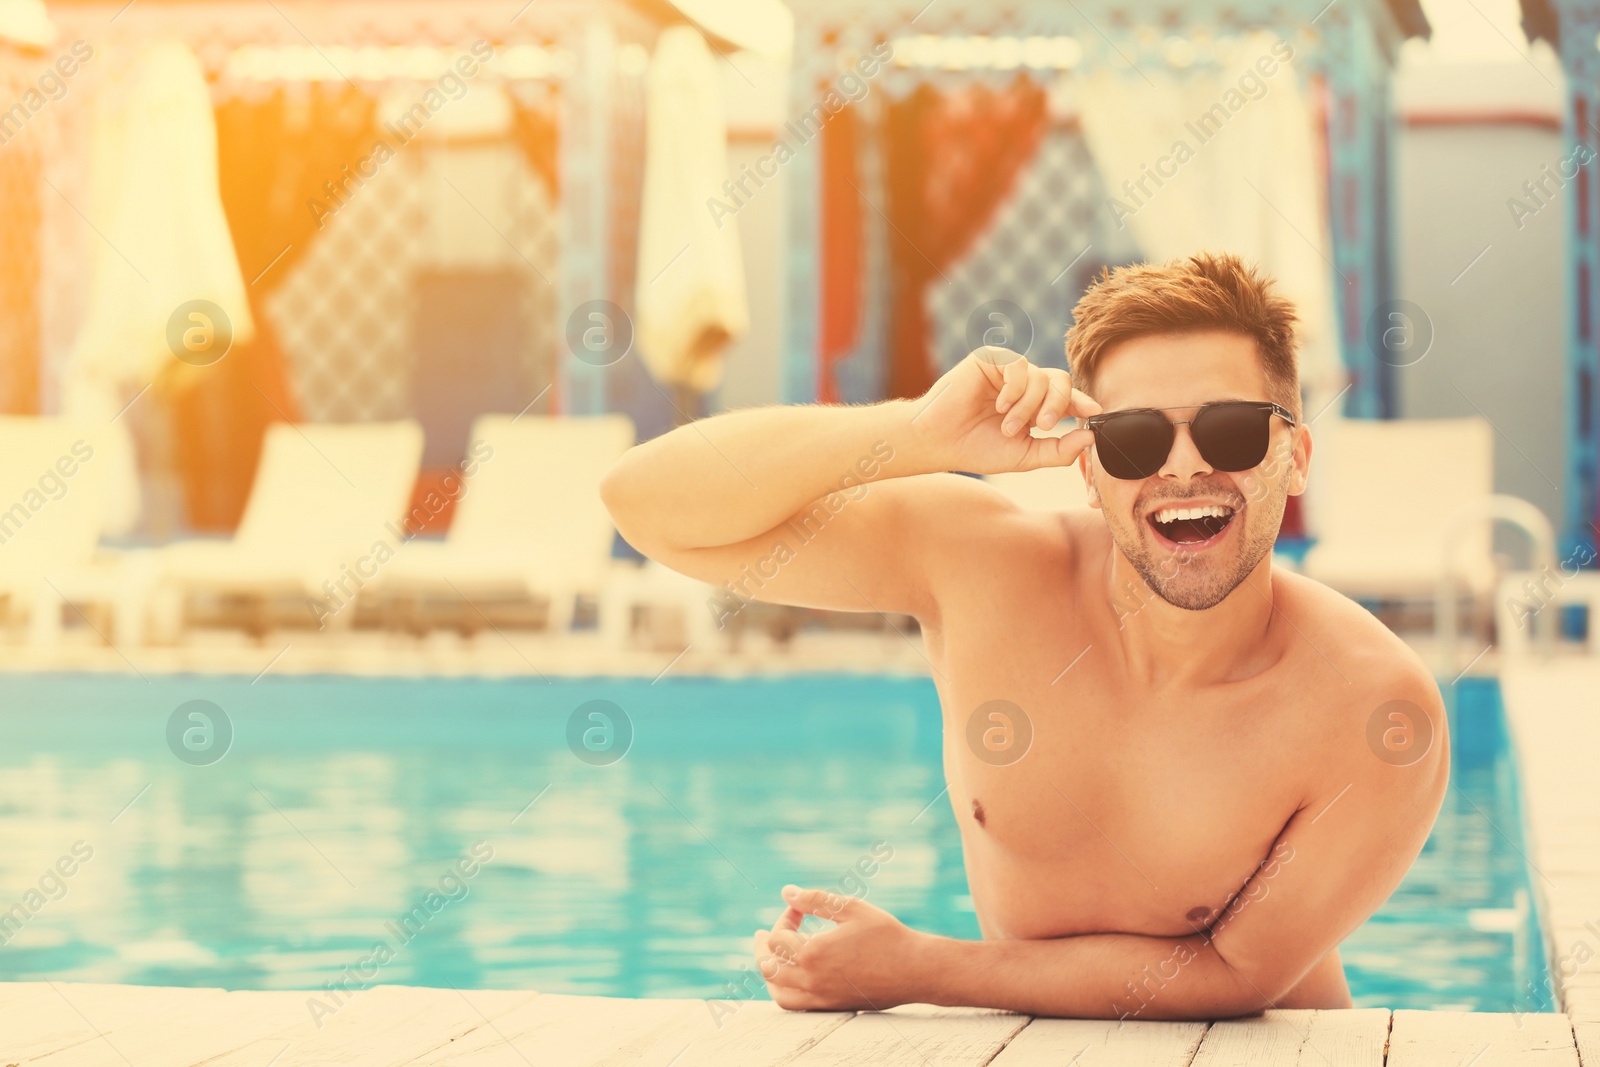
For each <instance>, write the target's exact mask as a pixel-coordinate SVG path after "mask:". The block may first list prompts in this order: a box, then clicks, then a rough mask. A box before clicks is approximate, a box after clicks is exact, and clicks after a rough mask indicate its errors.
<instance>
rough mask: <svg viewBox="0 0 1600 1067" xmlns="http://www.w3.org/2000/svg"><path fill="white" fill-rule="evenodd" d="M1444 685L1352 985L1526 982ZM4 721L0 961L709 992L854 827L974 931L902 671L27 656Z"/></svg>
mask: <svg viewBox="0 0 1600 1067" xmlns="http://www.w3.org/2000/svg"><path fill="white" fill-rule="evenodd" d="M1448 695H1449V698H1450V705H1451V706H1450V713H1451V720H1452V726H1451V733H1452V735H1453V740H1454V746H1455V749H1454V768H1453V782H1452V788H1451V790H1450V793H1449V795H1448V797H1447V799H1446V801H1445V805H1444V811H1443V812H1442V814H1441V815H1440V818H1439V823H1438V826H1437V828H1436V829H1435V831H1434V834H1433V836H1432V837H1431V838H1430V839H1429V841H1428V844H1427V847H1426V848H1425V850H1424V851H1423V853H1422V856H1421V858H1420V859H1419V860H1418V862H1417V864H1416V866H1415V868H1414V869H1413V870H1412V871H1411V873H1410V875H1409V876H1408V877H1407V879H1406V881H1405V883H1404V884H1403V885H1402V886H1401V887H1400V889H1399V890H1398V891H1397V892H1396V893H1395V895H1394V896H1393V898H1392V899H1391V900H1390V901H1389V902H1388V903H1387V904H1386V905H1385V907H1384V908H1383V909H1382V911H1380V912H1379V913H1378V914H1377V915H1376V916H1374V918H1373V919H1372V920H1371V921H1370V922H1368V923H1367V924H1366V925H1365V926H1364V927H1363V928H1362V929H1360V930H1359V931H1357V932H1356V933H1355V934H1354V935H1352V936H1351V937H1350V938H1349V940H1347V941H1346V942H1345V944H1344V946H1343V949H1342V952H1343V956H1344V961H1345V966H1346V970H1347V972H1348V974H1349V977H1350V984H1351V987H1352V991H1353V993H1354V995H1355V998H1356V1002H1357V1004H1358V1005H1362V1006H1378V1005H1382V1006H1390V1007H1396V1008H1400V1007H1413V1008H1464V1009H1477V1010H1485V1011H1512V1010H1536V1009H1539V1008H1548V1000H1547V999H1541V994H1543V995H1545V996H1547V994H1545V993H1544V990H1545V983H1544V979H1543V975H1544V973H1545V966H1544V961H1543V958H1542V955H1541V950H1540V939H1539V937H1538V936H1537V935H1536V933H1535V931H1536V928H1537V927H1536V919H1535V918H1534V917H1533V916H1532V915H1531V913H1530V909H1529V906H1528V898H1529V891H1528V876H1527V873H1526V864H1525V860H1524V859H1523V857H1522V855H1521V852H1522V849H1523V845H1522V840H1521V814H1520V810H1519V807H1518V802H1517V785H1516V776H1515V773H1514V768H1513V766H1512V763H1511V760H1510V758H1509V756H1508V750H1507V743H1506V735H1505V729H1504V724H1503V721H1502V717H1501V710H1500V706H1499V698H1498V691H1497V688H1496V687H1495V686H1494V684H1493V683H1492V682H1471V681H1469V682H1467V683H1463V684H1462V685H1461V686H1459V687H1456V688H1455V689H1454V690H1453V691H1452V692H1450V693H1449V694H1448ZM193 700H204V701H210V702H212V703H213V704H214V705H216V706H217V707H219V708H221V709H222V710H223V712H225V714H226V716H227V719H228V721H229V722H230V723H231V727H232V735H233V736H232V738H231V742H230V747H229V749H228V751H227V754H226V755H225V756H224V757H223V758H222V759H221V760H219V761H217V762H214V763H211V764H209V765H205V764H203V763H202V764H201V765H191V763H188V762H184V761H183V760H180V759H179V758H178V757H177V756H176V755H175V754H174V749H173V748H171V747H169V740H168V738H169V729H168V727H169V720H170V719H171V718H172V717H173V713H174V710H175V709H178V708H179V707H180V706H181V705H185V704H186V703H187V702H189V701H193ZM593 700H605V701H610V702H613V703H614V704H615V705H617V706H619V707H621V708H622V709H624V710H625V711H626V713H627V715H628V717H629V718H630V719H631V722H632V732H633V737H632V741H631V749H630V750H629V751H628V753H627V755H626V757H625V758H623V759H622V760H621V761H620V762H616V763H613V764H610V765H594V764H591V763H589V762H585V761H584V760H582V759H579V758H578V757H577V756H576V755H574V750H573V749H572V748H570V747H569V742H568V737H569V733H570V735H571V736H572V737H574V738H575V739H576V740H575V743H576V744H577V748H578V750H581V751H584V752H590V751H591V750H592V749H593V748H595V747H603V746H604V744H605V743H606V742H607V740H608V739H607V738H606V736H605V734H604V725H603V722H602V720H597V719H588V718H586V717H585V716H586V714H587V713H585V714H584V715H583V716H580V717H579V721H578V723H577V725H576V726H575V727H573V728H572V729H571V730H570V731H569V721H570V720H572V718H573V714H574V712H575V711H576V710H577V709H579V708H580V706H582V705H585V704H586V702H589V701H593ZM181 718H182V721H180V722H179V723H178V726H177V727H176V728H175V729H174V730H173V732H172V735H171V736H172V737H173V738H174V741H173V742H172V744H174V745H176V746H177V748H176V750H177V751H185V752H191V751H192V750H191V749H186V748H185V747H184V743H183V741H182V735H183V732H184V729H186V728H188V729H200V730H201V732H200V733H196V734H192V735H191V738H190V744H191V746H194V747H195V748H198V750H199V752H198V755H194V754H191V756H190V758H191V759H198V760H203V759H204V758H206V756H207V755H208V753H207V750H206V749H205V745H206V743H207V740H208V739H207V737H206V735H205V733H204V730H203V728H202V727H196V726H195V725H194V724H195V723H199V722H200V720H192V719H188V718H186V717H181ZM597 724H600V725H597ZM586 729H588V730H599V731H600V733H590V735H589V741H588V746H589V747H585V743H584V740H583V733H584V731H585V730H586ZM0 731H3V733H0V738H3V741H0V842H3V847H0V913H3V912H5V911H6V909H12V908H13V904H20V905H21V906H22V911H21V913H20V914H21V917H22V919H23V920H24V921H21V922H20V924H19V923H17V922H16V921H15V917H16V916H17V915H18V914H19V913H18V912H17V911H16V910H15V909H13V910H12V911H11V912H10V914H11V915H12V916H13V923H12V925H11V926H6V925H5V920H4V916H3V915H0V941H4V942H6V943H4V944H0V980H11V981H15V980H39V979H44V978H56V979H67V980H76V981H96V982H130V983H143V984H170V985H205V986H223V987H227V988H257V989H282V988H318V987H321V986H323V985H324V984H325V983H327V982H330V981H333V980H337V979H339V977H340V975H341V974H342V973H343V972H345V970H346V968H351V969H352V970H351V973H352V974H353V975H355V976H356V977H357V978H358V979H364V980H367V981H370V982H371V983H373V984H376V983H411V984H420V985H437V986H442V985H445V984H453V985H456V986H461V987H499V988H519V987H525V988H536V989H541V990H544V991H547V992H569V993H599V994H611V995H619V996H727V995H730V983H737V982H739V980H740V979H741V977H742V974H743V971H742V969H743V968H744V967H745V966H746V965H747V963H748V956H747V952H748V941H749V936H750V933H751V931H752V930H754V929H755V928H756V927H757V926H768V925H771V923H772V922H773V920H774V919H775V917H776V915H777V913H778V911H779V909H780V904H779V898H778V890H779V888H780V887H781V886H782V885H783V884H784V883H786V882H797V883H801V884H816V885H824V886H834V887H838V886H841V885H842V886H843V887H844V888H846V889H851V888H853V887H854V885H855V883H851V882H849V881H847V879H848V878H849V877H850V872H851V871H852V869H853V868H855V867H856V865H857V863H858V861H859V860H862V859H863V858H867V859H869V860H870V859H871V858H872V856H873V852H874V848H875V847H876V848H877V849H878V853H877V855H878V856H879V857H880V858H881V857H882V856H883V855H884V854H885V849H886V848H887V849H888V850H892V856H891V857H890V858H889V859H887V861H885V862H882V863H879V864H878V865H877V866H876V869H875V873H873V874H872V875H871V877H870V878H868V879H866V883H867V885H868V892H869V894H870V898H871V899H872V900H873V901H874V902H876V903H878V904H880V905H882V906H883V907H886V908H888V909H889V910H890V911H891V912H893V913H894V914H896V915H898V916H899V917H900V918H901V919H903V920H905V921H906V922H907V923H909V924H910V925H912V926H915V927H918V928H921V929H927V930H933V931H937V932H941V933H944V934H949V935H952V936H958V937H977V936H978V927H977V923H976V921H975V918H974V916H973V913H972V909H971V903H970V901H969V899H968V897H967V895H966V880H965V875H964V872H963V870H962V864H961V850H960V845H959V841H958V838H957V831H956V827H955V823H954V820H953V818H952V816H951V813H950V809H949V806H948V803H947V802H946V801H945V800H944V798H942V797H941V796H940V792H941V790H942V789H943V785H944V783H943V779H942V774H941V771H940V754H939V746H940V737H939V732H940V724H939V715H938V706H937V701H936V697H935V694H934V690H933V687H932V685H931V684H930V683H928V682H926V681H921V680H910V679H904V680H902V679H888V678H839V677H823V678H809V679H786V680H782V681H737V682H733V681H709V680H679V681H673V680H671V679H664V680H662V681H660V682H658V683H656V684H654V685H652V684H649V683H647V682H644V681H638V682H633V681H616V680H567V681H555V682H552V683H546V682H542V681H540V680H538V679H533V680H515V681H487V680H428V681H414V680H370V679H344V678H302V679H285V678H276V679H275V678H266V679H263V680H261V681H260V682H259V683H258V684H255V685H251V684H248V683H247V682H246V681H245V680H243V679H215V678H200V677H180V678H171V679H163V680H156V681H154V682H152V683H149V684H147V683H144V682H142V681H137V680H132V681H130V680H128V679H121V678H93V677H86V678H61V677H25V678H11V679H6V680H0ZM220 736H221V733H220V732H218V733H215V734H213V735H212V737H211V738H210V743H211V745H212V746H213V747H212V748H211V749H210V754H214V753H215V752H216V751H218V749H217V748H216V745H217V739H218V738H219V737H220ZM609 740H610V743H612V744H613V745H615V744H617V743H619V742H620V741H621V734H615V735H613V736H612V737H611V738H610V739H609ZM613 751H615V749H613ZM590 758H591V759H594V758H598V757H595V756H593V755H591V756H590ZM75 850H76V851H75ZM474 850H476V851H474ZM86 851H88V852H90V853H91V854H90V855H89V857H88V858H87V859H84V858H83V854H84V853H85V852H86ZM457 861H460V863H459V865H457ZM480 861H481V862H480ZM865 866H866V867H867V868H869V869H870V868H872V866H873V865H872V863H870V862H869V863H867V864H866V865H865ZM66 870H70V871H71V873H70V874H63V873H61V872H62V871H66ZM430 893H431V894H433V895H432V896H430ZM407 916H409V917H410V918H409V919H408V918H407ZM379 944H382V945H384V946H385V949H386V951H385V952H384V953H381V954H380V953H378V952H377V951H376V947H377V946H378V945H379ZM345 980H346V981H350V979H349V978H346V979H345ZM734 988H735V989H736V988H737V986H735V987H734ZM731 995H742V994H738V993H733V994H731ZM760 995H763V996H764V995H765V994H764V993H762V994H760Z"/></svg>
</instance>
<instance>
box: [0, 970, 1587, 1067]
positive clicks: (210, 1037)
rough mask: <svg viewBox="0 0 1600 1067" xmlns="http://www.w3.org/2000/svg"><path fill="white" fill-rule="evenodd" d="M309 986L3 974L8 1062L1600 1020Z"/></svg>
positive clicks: (172, 1063) (1289, 1044)
mask: <svg viewBox="0 0 1600 1067" xmlns="http://www.w3.org/2000/svg"><path fill="white" fill-rule="evenodd" d="M307 996H308V994H307V993H305V992H233V993H226V992H223V991H221V990H216V989H165V988H150V987H141V986H112V985H75V984H70V983H61V982H52V983H42V982H39V983H13V984H9V985H0V1065H5V1067H10V1065H17V1067H21V1065H25V1064H27V1065H31V1064H42V1065H49V1067H200V1065H202V1064H203V1065H204V1067H326V1065H328V1064H340V1065H343V1067H379V1065H399V1064H411V1065H419V1067H420V1065H424V1064H437V1065H447V1064H448V1065H451V1067H458V1065H459V1067H501V1065H504V1067H533V1065H537V1067H546V1065H548V1067H578V1065H591V1064H592V1065H601V1064H604V1065H608V1067H609V1065H613V1064H617V1065H620V1064H639V1065H643V1067H707V1065H712V1064H719V1065H726V1067H763V1065H767V1064H773V1065H776V1064H795V1065H799V1067H817V1065H833V1067H845V1065H856V1064H861V1065H872V1067H901V1065H903V1067H979V1065H983V1064H991V1065H993V1067H1035V1065H1045V1064H1050V1065H1054V1067H1062V1065H1067V1064H1071V1065H1073V1067H1111V1065H1130V1067H1132V1065H1137V1067H1183V1065H1193V1067H1221V1065H1224V1064H1240V1065H1246V1064H1249V1065H1254V1064H1273V1065H1277V1064H1301V1065H1306V1067H1311V1065H1323V1064H1326V1065H1328V1067H1350V1065H1362V1067H1367V1065H1370V1067H1379V1065H1382V1064H1388V1065H1389V1067H1417V1065H1424V1064H1425V1065H1430V1067H1432V1065H1440V1067H1466V1065H1468V1064H1470V1065H1471V1067H1497V1065H1502V1064H1503V1065H1534V1067H1566V1065H1572V1067H1578V1064H1579V1063H1580V1059H1579V1051H1578V1045H1579V1041H1580V1040H1582V1041H1583V1043H1584V1046H1585V1049H1586V1051H1587V1053H1588V1056H1589V1058H1588V1059H1587V1060H1584V1061H1582V1062H1586V1063H1589V1064H1600V1025H1596V1024H1590V1025H1589V1026H1588V1027H1587V1031H1588V1032H1587V1033H1580V1034H1578V1035H1576V1036H1575V1034H1574V1030H1573V1027H1572V1025H1571V1024H1570V1023H1569V1022H1568V1020H1567V1017H1566V1016H1564V1015H1523V1016H1514V1015H1486V1014H1465V1013H1460V1012H1424V1011H1398V1012H1394V1013H1393V1014H1391V1013H1390V1012H1388V1011H1385V1010H1383V1009H1369V1010H1356V1011H1317V1012H1313V1011H1273V1012H1268V1013H1266V1015H1264V1016H1261V1017H1259V1018H1255V1019H1246V1020H1235V1021H1229V1022H1218V1023H1210V1024H1207V1023H1160V1022H1138V1023H1127V1024H1124V1025H1121V1026H1120V1027H1119V1025H1118V1024H1117V1023H1115V1022H1091V1021H1076V1020H1063V1019H1029V1018H1028V1017H1027V1016H1023V1015H1007V1014H1002V1013H997V1012H983V1011H972V1010H967V1009H940V1008H931V1007H916V1006H909V1007H905V1008H896V1009H893V1010H891V1011H888V1012H883V1013H877V1012H868V1013H863V1014H856V1015H853V1014H849V1013H838V1014H809V1013H787V1012H783V1011H780V1010H779V1009H777V1008H776V1007H774V1006H773V1005H772V1004H771V1003H770V1002H768V1001H751V1002H746V1003H739V1002H728V1007H731V1008H734V1009H736V1010H735V1011H734V1012H733V1014H731V1015H730V1014H728V1013H727V1012H726V1011H723V1012H721V1013H720V1022H721V1025H720V1026H719V1025H718V1016H716V1015H714V1014H713V1012H712V1010H711V1005H709V1004H707V1002H705V1001H700V1000H618V999H610V998H605V997H571V996H560V995H555V994H545V995H541V994H537V993H531V992H490V991H483V990H465V991H458V990H454V989H417V988H411V987H406V986H381V987H378V988H376V989H370V990H366V991H364V992H360V993H356V994H354V995H353V997H352V998H351V999H350V1000H349V1001H347V1002H346V1004H345V1006H344V1008H343V1009H342V1010H340V1011H339V1012H338V1013H337V1014H336V1015H334V1016H332V1017H331V1018H330V1017H324V1018H323V1019H322V1026H321V1027H320V1028H319V1027H318V1026H317V1024H316V1022H315V1021H314V1020H313V1019H312V1018H311V1014H310V1012H309V1011H308V1009H307V1006H306V999H307Z"/></svg>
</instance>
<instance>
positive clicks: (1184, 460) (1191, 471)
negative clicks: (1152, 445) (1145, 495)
mask: <svg viewBox="0 0 1600 1067" xmlns="http://www.w3.org/2000/svg"><path fill="white" fill-rule="evenodd" d="M1173 430H1174V436H1173V440H1172V449H1171V450H1170V451H1169V452H1168V453H1167V461H1166V462H1165V463H1163V464H1162V465H1161V470H1160V471H1159V472H1157V473H1159V474H1160V475H1161V477H1163V478H1176V479H1178V480H1179V481H1189V480H1191V479H1193V478H1198V477H1201V476H1203V475H1207V474H1210V473H1212V471H1211V464H1209V463H1207V462H1206V461H1205V457H1204V456H1202V455H1201V454H1200V450H1199V449H1198V448H1196V447H1195V445H1194V437H1193V436H1192V435H1190V433H1189V425H1188V423H1184V424H1182V425H1179V426H1175V427H1173Z"/></svg>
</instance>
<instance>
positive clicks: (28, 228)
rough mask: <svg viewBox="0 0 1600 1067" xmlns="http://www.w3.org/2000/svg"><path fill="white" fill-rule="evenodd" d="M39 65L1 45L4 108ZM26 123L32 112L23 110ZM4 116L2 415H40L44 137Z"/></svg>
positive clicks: (0, 169) (0, 178)
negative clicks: (41, 172) (28, 113)
mask: <svg viewBox="0 0 1600 1067" xmlns="http://www.w3.org/2000/svg"><path fill="white" fill-rule="evenodd" d="M36 65H37V64H36V63H35V62H32V61H30V58H29V57H27V56H24V54H23V53H21V52H17V51H13V50H12V49H11V48H9V47H8V46H7V45H5V44H4V43H0V101H4V103H0V107H6V106H9V105H10V103H11V102H12V101H16V100H20V99H21V98H22V96H23V94H24V93H26V92H28V91H30V90H34V89H36V86H35V85H34V83H33V81H34V78H35V77H36V76H37V71H35V70H34V69H33V68H34V67H35V66H36ZM20 113H21V114H23V116H24V119H23V120H24V121H26V111H25V110H24V111H23V112H20ZM18 114H19V112H17V110H16V109H13V110H12V111H10V112H0V120H3V121H0V413H4V414H7V415H36V414H38V413H39V271H40V239H41V234H40V223H41V218H42V205H41V204H40V202H39V189H40V181H39V172H40V167H41V165H42V162H43V159H42V156H41V154H40V153H41V150H40V143H41V140H40V135H39V133H38V132H37V131H35V130H33V129H28V128H26V127H22V126H20V124H19V123H18V122H17V115H18Z"/></svg>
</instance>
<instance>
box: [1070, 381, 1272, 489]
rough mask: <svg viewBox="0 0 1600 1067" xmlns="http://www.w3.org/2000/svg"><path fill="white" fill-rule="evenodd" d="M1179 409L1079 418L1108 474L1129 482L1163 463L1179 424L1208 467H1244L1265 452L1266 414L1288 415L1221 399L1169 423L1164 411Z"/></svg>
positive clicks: (1257, 403) (1258, 403)
mask: <svg viewBox="0 0 1600 1067" xmlns="http://www.w3.org/2000/svg"><path fill="white" fill-rule="evenodd" d="M1182 410H1184V409H1183V408H1127V409H1126V410H1123V411H1108V412H1106V413H1105V414H1103V415H1095V416H1092V417H1091V418H1088V419H1085V420H1084V421H1083V424H1084V425H1085V426H1087V427H1088V428H1089V429H1090V430H1093V431H1094V443H1095V451H1096V452H1097V453H1098V454H1099V456H1100V466H1101V468H1102V469H1103V470H1104V471H1105V472H1106V473H1107V474H1109V475H1111V477H1113V478H1120V479H1123V480H1125V481H1132V480H1136V479H1139V478H1148V477H1150V476H1151V475H1152V474H1155V473H1156V472H1157V471H1159V470H1160V469H1161V467H1162V465H1163V464H1165V463H1166V462H1167V455H1168V454H1169V453H1170V452H1171V451H1172V442H1173V441H1174V440H1175V439H1176V438H1177V436H1178V430H1177V428H1178V427H1179V426H1183V425H1185V424H1187V425H1188V427H1189V436H1190V437H1192V438H1193V439H1194V447H1195V448H1196V449H1198V450H1199V452H1200V456H1201V458H1202V459H1204V460H1205V461H1206V462H1207V463H1208V464H1210V465H1211V468H1212V469H1213V470H1219V471H1247V470H1249V469H1250V468H1251V467H1254V466H1255V465H1256V464H1258V463H1260V462H1261V461H1262V460H1263V459H1265V458H1266V456H1267V445H1268V443H1269V442H1270V441H1271V439H1272V416H1274V415H1276V416H1278V417H1279V418H1281V419H1283V420H1284V421H1285V422H1287V423H1288V424H1289V425H1290V426H1293V425H1294V424H1295V421H1294V416H1293V415H1291V414H1290V413H1289V411H1288V410H1287V409H1285V408H1283V407H1280V406H1279V405H1277V404H1273V403H1270V402H1268V401H1265V400H1222V401H1218V402H1217V403H1214V404H1204V405H1202V406H1201V408H1200V410H1199V411H1197V412H1195V416H1194V418H1192V419H1184V420H1181V421H1174V420H1172V419H1169V418H1167V417H1166V415H1164V414H1162V412H1164V411H1182Z"/></svg>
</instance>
